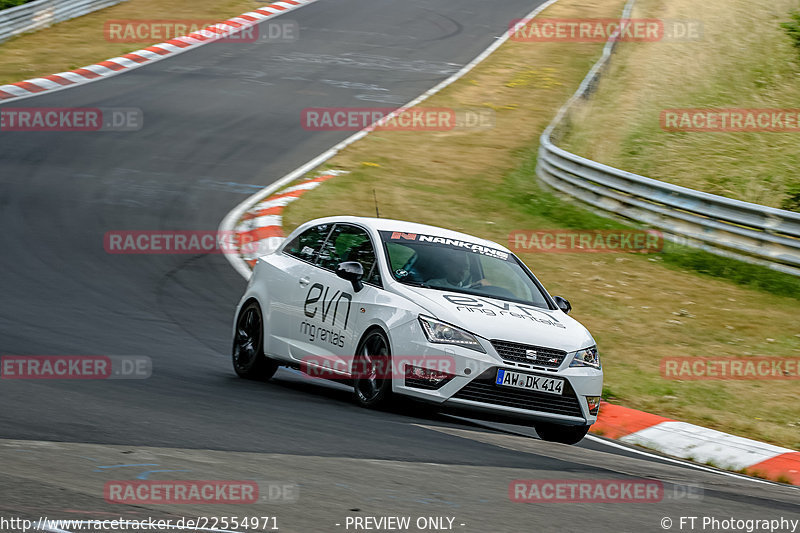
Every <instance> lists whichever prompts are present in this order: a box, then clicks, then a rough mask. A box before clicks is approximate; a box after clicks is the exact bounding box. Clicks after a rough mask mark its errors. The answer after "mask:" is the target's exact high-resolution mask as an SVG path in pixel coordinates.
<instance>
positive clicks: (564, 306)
mask: <svg viewBox="0 0 800 533" xmlns="http://www.w3.org/2000/svg"><path fill="white" fill-rule="evenodd" d="M553 300H554V301H555V302H556V305H557V306H558V308H559V309H561V310H562V311H564V314H565V315H568V314H569V312H570V311H572V306H571V305H570V304H569V300H567V299H566V298H562V297H561V296H553Z"/></svg>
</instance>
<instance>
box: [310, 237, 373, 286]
mask: <svg viewBox="0 0 800 533" xmlns="http://www.w3.org/2000/svg"><path fill="white" fill-rule="evenodd" d="M345 261H358V262H359V263H361V266H363V267H364V282H365V283H371V284H373V285H378V286H380V285H381V276H380V272H379V271H378V264H377V261H376V257H375V248H374V247H373V246H372V241H371V240H370V238H369V235H368V234H367V232H366V231H364V230H363V229H361V228H359V227H356V226H351V225H349V224H337V225H336V227H335V228H334V229H333V231H332V232H331V235H330V237H329V238H328V240H327V241H326V242H325V244H324V245H323V246H322V249H321V250H320V254H319V265H318V266H320V267H322V268H324V269H326V270H336V267H337V266H338V265H339V263H343V262H345Z"/></svg>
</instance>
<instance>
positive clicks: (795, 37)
mask: <svg viewBox="0 0 800 533" xmlns="http://www.w3.org/2000/svg"><path fill="white" fill-rule="evenodd" d="M790 17H791V18H792V20H791V22H783V23H781V27H782V28H783V29H784V30H786V33H787V34H788V35H789V37H790V38H791V39H792V42H793V43H794V45H795V47H797V48H800V11H793V12H792V13H791V14H790Z"/></svg>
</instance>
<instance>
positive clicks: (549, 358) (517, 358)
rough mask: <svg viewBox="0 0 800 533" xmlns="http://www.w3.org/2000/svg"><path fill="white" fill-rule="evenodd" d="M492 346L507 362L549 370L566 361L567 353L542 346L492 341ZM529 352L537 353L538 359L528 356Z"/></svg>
mask: <svg viewBox="0 0 800 533" xmlns="http://www.w3.org/2000/svg"><path fill="white" fill-rule="evenodd" d="M492 346H494V349H495V350H497V353H498V354H499V355H500V357H502V358H503V360H505V361H514V362H516V363H527V364H529V365H536V366H543V367H547V368H558V367H560V366H561V363H562V362H563V361H564V357H566V355H567V352H565V351H563V350H555V349H553V348H544V347H542V346H529V345H527V344H517V343H516V342H507V341H492ZM528 350H534V351H535V352H536V359H532V358H529V357H527V356H526V353H527V351H528Z"/></svg>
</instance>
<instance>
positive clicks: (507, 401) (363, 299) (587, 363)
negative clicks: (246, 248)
mask: <svg viewBox="0 0 800 533" xmlns="http://www.w3.org/2000/svg"><path fill="white" fill-rule="evenodd" d="M570 309H571V307H570V304H569V302H568V301H567V300H565V299H564V298H560V297H558V296H556V297H551V296H550V295H549V294H548V293H547V291H546V290H545V289H544V287H542V285H541V283H539V281H538V280H537V279H536V277H535V276H534V275H533V274H532V273H531V271H530V270H529V269H528V268H527V267H526V266H525V264H524V263H523V262H522V261H520V260H519V259H518V258H517V257H516V256H515V255H514V254H513V253H511V252H510V251H509V250H508V249H507V248H505V247H503V246H500V245H499V244H496V243H494V242H491V241H486V240H483V239H479V238H476V237H472V236H470V235H466V234H463V233H457V232H454V231H449V230H446V229H441V228H436V227H433V226H426V225H422V224H415V223H411V222H401V221H397V220H386V219H377V218H359V217H349V216H337V217H329V218H323V219H317V220H312V221H310V222H307V223H305V224H303V225H302V226H300V227H299V228H297V230H295V231H294V232H293V233H292V234H291V235H290V236H289V237H288V238H287V239H286V240H285V241H284V243H283V244H282V245H281V246H280V247H278V249H277V250H275V251H274V252H273V253H271V254H268V255H265V256H262V257H260V258H259V260H258V262H257V263H256V265H255V269H254V272H253V275H252V276H251V278H250V282H249V284H248V286H247V290H246V292H245V294H244V296H243V297H242V299H241V301H240V302H239V305H238V307H237V310H236V319H235V321H234V339H233V366H234V369H235V370H236V372H237V373H238V374H239V375H240V376H242V377H246V378H255V379H269V378H270V377H272V375H273V374H274V373H275V371H276V369H277V368H278V366H289V367H293V368H296V369H300V370H302V371H304V372H306V373H308V374H311V375H316V376H321V377H323V378H326V379H341V380H342V381H345V382H347V383H349V384H352V385H353V387H354V389H355V398H356V400H357V401H358V402H359V403H360V404H361V405H363V406H365V407H377V406H381V405H384V404H386V402H387V401H388V400H389V399H390V398H391V397H392V396H395V395H402V396H408V397H412V398H415V399H417V400H424V401H428V402H431V403H433V404H436V405H437V406H438V407H439V408H440V409H442V410H444V411H446V412H456V413H459V414H468V415H470V416H477V417H480V418H489V419H492V420H498V421H510V422H514V423H532V424H533V426H534V427H535V429H536V432H537V434H538V435H539V436H540V437H541V438H542V439H545V440H551V441H556V442H563V443H567V444H574V443H576V442H579V441H580V440H581V439H582V438H583V437H584V436H585V435H586V432H587V431H588V429H589V426H590V425H591V424H592V423H594V422H595V421H596V420H597V412H598V409H599V404H600V394H601V391H602V386H603V371H602V369H601V366H600V359H599V356H598V352H597V347H596V344H595V341H594V339H593V338H592V336H591V335H590V334H589V332H588V331H587V330H586V328H584V327H583V326H582V325H581V324H580V323H579V322H577V321H576V320H574V319H572V318H571V317H569V316H568V315H567V313H568V312H569V311H570Z"/></svg>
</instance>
